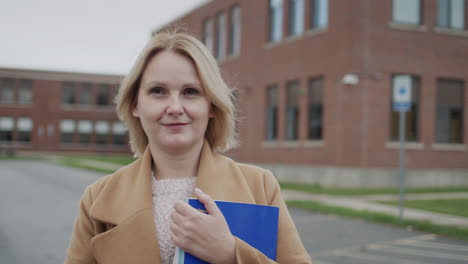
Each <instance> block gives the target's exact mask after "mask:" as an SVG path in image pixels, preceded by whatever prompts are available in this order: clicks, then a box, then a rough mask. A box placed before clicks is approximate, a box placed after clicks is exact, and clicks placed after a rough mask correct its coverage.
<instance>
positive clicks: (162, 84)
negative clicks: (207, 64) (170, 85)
mask: <svg viewBox="0 0 468 264" xmlns="http://www.w3.org/2000/svg"><path fill="white" fill-rule="evenodd" d="M152 86H163V87H166V86H167V85H166V84H165V83H164V82H160V81H150V82H147V83H144V84H143V85H142V87H144V88H148V87H152ZM182 86H183V87H186V86H196V87H199V88H202V87H203V86H202V84H201V83H199V82H187V83H184V84H183V85H182Z"/></svg>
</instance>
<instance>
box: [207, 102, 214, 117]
mask: <svg viewBox="0 0 468 264" xmlns="http://www.w3.org/2000/svg"><path fill="white" fill-rule="evenodd" d="M208 117H209V118H213V117H215V114H214V111H213V105H211V106H210V113H209V114H208Z"/></svg>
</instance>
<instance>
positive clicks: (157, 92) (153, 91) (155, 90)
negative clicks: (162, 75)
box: [148, 87, 166, 95]
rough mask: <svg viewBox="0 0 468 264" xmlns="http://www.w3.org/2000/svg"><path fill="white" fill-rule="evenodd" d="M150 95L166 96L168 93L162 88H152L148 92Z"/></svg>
mask: <svg viewBox="0 0 468 264" xmlns="http://www.w3.org/2000/svg"><path fill="white" fill-rule="evenodd" d="M148 93H149V94H155V95H164V94H165V93H166V90H164V88H162V87H152V88H150V89H149V91H148Z"/></svg>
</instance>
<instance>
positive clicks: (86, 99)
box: [80, 83, 93, 105]
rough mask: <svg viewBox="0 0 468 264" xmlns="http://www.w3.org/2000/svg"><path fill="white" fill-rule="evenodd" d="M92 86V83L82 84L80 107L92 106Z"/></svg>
mask: <svg viewBox="0 0 468 264" xmlns="http://www.w3.org/2000/svg"><path fill="white" fill-rule="evenodd" d="M92 98H93V94H92V86H91V84H90V83H82V84H81V85H80V105H90V104H92Z"/></svg>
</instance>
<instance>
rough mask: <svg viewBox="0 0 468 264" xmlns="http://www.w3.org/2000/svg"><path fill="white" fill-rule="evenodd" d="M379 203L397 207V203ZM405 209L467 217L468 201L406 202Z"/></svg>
mask: <svg viewBox="0 0 468 264" xmlns="http://www.w3.org/2000/svg"><path fill="white" fill-rule="evenodd" d="M379 203H383V204H391V205H399V202H398V201H379ZM405 207H409V208H415V209H422V210H427V211H433V212H437V213H443V214H452V215H458V216H463V217H468V199H443V200H407V201H405Z"/></svg>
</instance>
